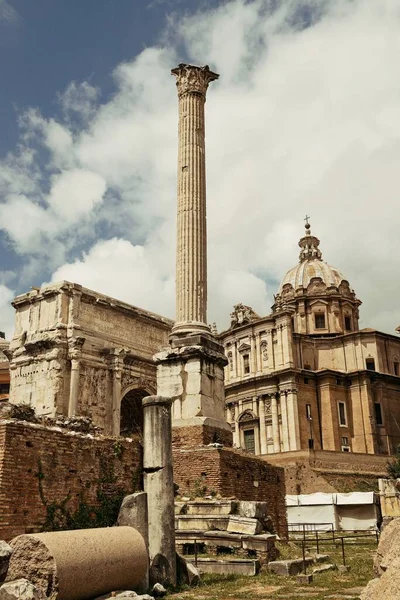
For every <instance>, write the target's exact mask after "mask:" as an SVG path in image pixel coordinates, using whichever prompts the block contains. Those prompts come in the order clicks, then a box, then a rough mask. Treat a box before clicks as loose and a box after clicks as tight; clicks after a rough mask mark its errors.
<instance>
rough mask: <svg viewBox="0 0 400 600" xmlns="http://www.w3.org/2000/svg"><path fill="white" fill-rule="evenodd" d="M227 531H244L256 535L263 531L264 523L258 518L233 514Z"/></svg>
mask: <svg viewBox="0 0 400 600" xmlns="http://www.w3.org/2000/svg"><path fill="white" fill-rule="evenodd" d="M227 531H230V532H232V533H242V534H244V535H256V534H257V533H261V532H262V525H261V523H260V521H258V520H257V519H247V518H246V517H237V516H235V515H231V516H230V517H229V523H228V527H227Z"/></svg>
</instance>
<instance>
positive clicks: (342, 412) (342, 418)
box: [338, 402, 347, 427]
mask: <svg viewBox="0 0 400 600" xmlns="http://www.w3.org/2000/svg"><path fill="white" fill-rule="evenodd" d="M338 409H339V425H343V426H344V427H346V425H347V418H346V405H345V403H344V402H338Z"/></svg>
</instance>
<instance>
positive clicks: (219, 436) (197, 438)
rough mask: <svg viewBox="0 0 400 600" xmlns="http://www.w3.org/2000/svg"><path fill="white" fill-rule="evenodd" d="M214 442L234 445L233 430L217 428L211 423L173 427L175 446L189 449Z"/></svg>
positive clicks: (173, 443) (173, 442)
mask: <svg viewBox="0 0 400 600" xmlns="http://www.w3.org/2000/svg"><path fill="white" fill-rule="evenodd" d="M214 443H218V444H223V445H224V446H232V432H231V431H226V430H223V429H217V428H216V427H212V426H210V425H199V426H196V425H193V426H191V427H173V428H172V445H173V446H174V448H175V447H176V448H185V449H186V448H188V449H189V448H193V447H196V446H207V445H208V444H214Z"/></svg>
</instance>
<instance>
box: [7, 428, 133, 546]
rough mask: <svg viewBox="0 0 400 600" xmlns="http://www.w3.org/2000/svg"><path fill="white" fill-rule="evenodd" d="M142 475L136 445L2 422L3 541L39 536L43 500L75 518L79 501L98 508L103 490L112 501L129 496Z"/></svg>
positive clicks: (42, 519)
mask: <svg viewBox="0 0 400 600" xmlns="http://www.w3.org/2000/svg"><path fill="white" fill-rule="evenodd" d="M140 475H141V451H140V447H139V444H138V442H137V441H132V442H129V441H127V440H125V439H122V438H121V439H119V440H118V441H116V440H115V438H114V439H113V438H105V437H96V438H93V437H91V436H85V435H82V434H77V433H73V432H67V431H57V430H55V429H50V428H45V427H43V426H39V425H34V424H30V423H22V422H14V421H3V422H0V539H5V540H10V539H12V538H13V537H15V536H16V535H20V534H22V533H29V532H32V531H39V530H40V529H41V528H42V525H43V523H44V521H45V520H46V515H47V509H46V507H45V506H44V503H43V498H44V501H45V503H46V504H47V505H49V504H51V503H57V504H60V503H62V502H63V501H64V500H65V501H66V502H65V508H66V509H67V510H68V511H69V512H70V513H72V512H74V511H76V509H77V507H78V504H79V500H80V498H83V499H84V501H85V503H86V504H87V505H96V504H98V497H97V492H98V491H99V490H100V489H101V490H102V492H103V493H105V494H108V495H110V497H111V496H112V495H113V494H115V493H117V492H118V493H120V492H122V491H124V492H125V493H130V492H131V491H132V490H133V488H136V489H137V485H138V482H140ZM39 479H40V484H41V488H42V491H43V494H42V495H43V498H41V495H40V491H39Z"/></svg>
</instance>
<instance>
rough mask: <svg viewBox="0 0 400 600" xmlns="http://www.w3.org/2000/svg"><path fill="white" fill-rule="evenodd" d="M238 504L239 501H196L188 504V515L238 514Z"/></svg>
mask: <svg viewBox="0 0 400 600" xmlns="http://www.w3.org/2000/svg"><path fill="white" fill-rule="evenodd" d="M238 504H239V503H238V501H237V500H194V501H192V502H187V504H186V506H187V511H186V513H187V514H188V515H231V514H235V513H236V512H237V508H238ZM244 516H247V515H244Z"/></svg>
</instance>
